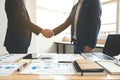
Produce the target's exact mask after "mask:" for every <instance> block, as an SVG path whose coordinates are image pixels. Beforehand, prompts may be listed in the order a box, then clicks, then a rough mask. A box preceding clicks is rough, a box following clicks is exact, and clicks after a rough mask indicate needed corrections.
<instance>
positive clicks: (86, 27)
mask: <svg viewBox="0 0 120 80" xmlns="http://www.w3.org/2000/svg"><path fill="white" fill-rule="evenodd" d="M101 12H102V11H101V5H100V0H79V1H78V3H76V4H75V5H74V6H73V8H72V11H71V13H70V15H69V17H68V18H67V19H66V21H65V22H64V23H63V24H61V25H59V26H58V27H56V28H55V29H53V31H54V35H57V34H59V33H60V32H61V31H63V30H65V29H66V28H67V27H68V26H70V25H71V42H73V44H74V53H82V52H85V53H88V52H92V51H93V49H94V48H95V45H96V42H97V37H98V33H99V30H100V25H101V20H100V17H101Z"/></svg>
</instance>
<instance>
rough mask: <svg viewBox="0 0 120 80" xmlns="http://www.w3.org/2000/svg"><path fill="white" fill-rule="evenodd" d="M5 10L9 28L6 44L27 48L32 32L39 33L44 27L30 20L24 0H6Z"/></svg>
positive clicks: (7, 45) (12, 46)
mask: <svg viewBox="0 0 120 80" xmlns="http://www.w3.org/2000/svg"><path fill="white" fill-rule="evenodd" d="M5 11H6V14H7V19H8V24H7V25H8V28H7V33H6V38H5V42H4V46H6V47H9V48H14V47H17V48H21V49H27V48H28V47H29V45H30V41H31V34H32V32H34V33H35V34H37V35H38V34H39V33H40V32H41V30H42V28H40V27H38V26H37V25H35V24H33V23H32V22H31V21H30V18H29V15H28V13H27V10H26V8H25V4H24V1H23V0H12V1H11V0H6V2H5Z"/></svg>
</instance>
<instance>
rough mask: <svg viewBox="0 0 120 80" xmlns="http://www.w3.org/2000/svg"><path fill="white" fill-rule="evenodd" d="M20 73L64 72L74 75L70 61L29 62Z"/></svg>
mask: <svg viewBox="0 0 120 80" xmlns="http://www.w3.org/2000/svg"><path fill="white" fill-rule="evenodd" d="M20 74H64V75H74V69H73V68H72V65H71V64H70V63H31V64H30V65H29V66H28V67H27V68H26V69H25V70H23V71H21V72H20Z"/></svg>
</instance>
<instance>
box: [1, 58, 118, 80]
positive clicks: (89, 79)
mask: <svg viewBox="0 0 120 80" xmlns="http://www.w3.org/2000/svg"><path fill="white" fill-rule="evenodd" d="M28 60H29V62H30V61H31V59H28ZM22 61H24V60H23V59H22ZM0 80H120V75H110V74H107V75H105V76H77V75H72V76H70V75H38V74H37V75H35V74H34V75H24V74H20V73H19V72H18V71H16V72H14V73H13V74H12V75H10V76H0Z"/></svg>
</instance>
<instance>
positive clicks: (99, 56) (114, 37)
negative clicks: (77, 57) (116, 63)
mask: <svg viewBox="0 0 120 80" xmlns="http://www.w3.org/2000/svg"><path fill="white" fill-rule="evenodd" d="M119 53H120V34H109V35H108V37H107V39H106V43H105V46H104V48H103V51H102V52H101V53H98V52H93V53H82V55H83V56H84V57H85V58H89V59H92V60H94V61H106V60H114V59H115V58H114V56H116V55H119Z"/></svg>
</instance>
